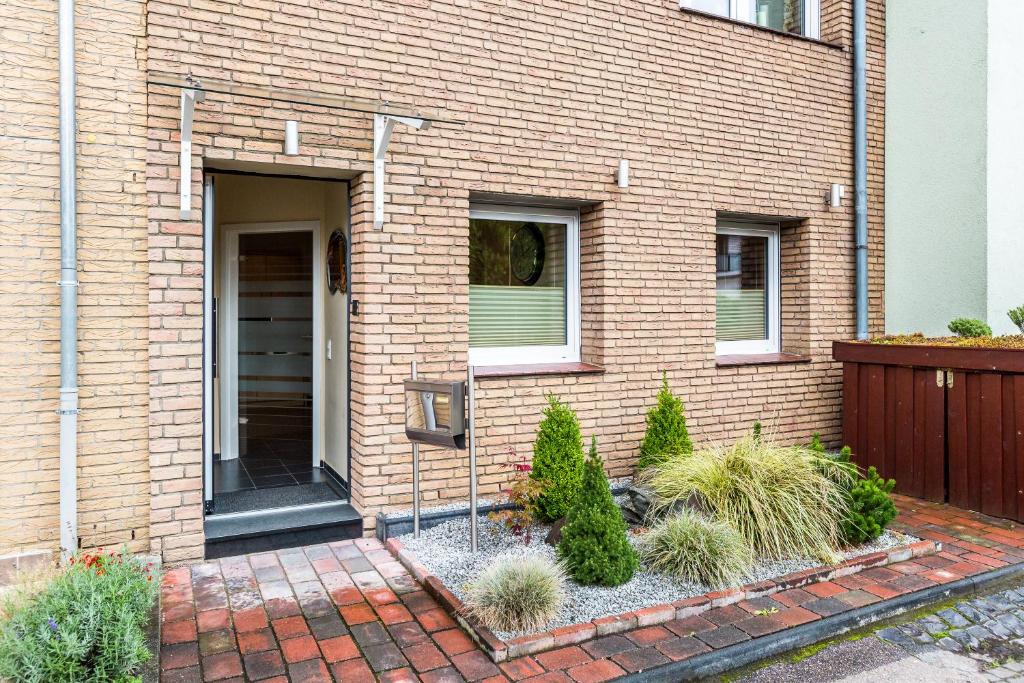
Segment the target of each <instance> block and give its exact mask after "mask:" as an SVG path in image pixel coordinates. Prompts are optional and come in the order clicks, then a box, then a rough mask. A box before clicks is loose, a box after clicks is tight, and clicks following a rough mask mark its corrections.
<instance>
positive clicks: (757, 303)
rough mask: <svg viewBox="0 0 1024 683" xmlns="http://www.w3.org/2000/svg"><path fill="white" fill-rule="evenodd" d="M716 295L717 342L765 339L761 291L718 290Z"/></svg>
mask: <svg viewBox="0 0 1024 683" xmlns="http://www.w3.org/2000/svg"><path fill="white" fill-rule="evenodd" d="M717 294H718V299H717V308H716V317H717V320H716V323H715V327H716V333H717V334H716V337H717V339H718V341H746V340H749V339H765V338H766V335H765V296H764V290H763V289H719V290H718V293H717Z"/></svg>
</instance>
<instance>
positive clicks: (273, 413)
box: [205, 174, 349, 516]
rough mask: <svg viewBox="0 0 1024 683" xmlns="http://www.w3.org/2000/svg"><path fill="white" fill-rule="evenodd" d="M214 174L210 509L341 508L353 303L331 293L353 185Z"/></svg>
mask: <svg viewBox="0 0 1024 683" xmlns="http://www.w3.org/2000/svg"><path fill="white" fill-rule="evenodd" d="M212 175H213V186H212V190H209V189H208V192H207V195H208V200H212V201H210V202H209V203H211V204H212V207H213V208H212V212H211V213H212V215H211V216H209V223H210V224H211V227H212V230H213V235H212V237H213V240H212V241H213V244H212V252H213V258H212V262H213V263H212V265H213V270H214V274H213V282H212V285H213V290H214V296H213V300H214V302H215V307H214V310H213V311H211V315H212V318H213V319H214V326H213V328H212V329H211V330H210V332H211V334H210V335H209V336H210V337H212V341H213V344H212V347H213V348H212V349H210V350H209V353H210V355H211V357H212V359H213V360H214V363H213V368H214V371H213V373H212V374H213V377H212V378H210V380H209V382H208V384H209V387H210V389H209V390H210V391H212V392H213V396H212V397H210V398H211V399H212V400H210V401H209V402H208V406H209V408H210V409H211V410H212V413H213V420H212V424H207V428H208V429H210V430H212V432H213V433H212V434H210V435H209V436H210V438H208V439H206V443H207V450H208V455H207V463H206V468H205V469H206V477H207V482H206V487H205V488H206V496H207V510H208V512H209V513H210V514H212V515H215V516H221V515H237V514H249V513H254V512H261V511H268V510H269V511H273V510H284V509H288V508H295V507H298V506H323V505H331V504H337V503H340V502H344V501H346V500H347V499H348V477H349V464H348V444H349V429H348V309H349V305H348V291H347V287H346V288H344V291H342V290H341V288H339V287H337V286H331V287H329V286H328V284H329V283H328V279H329V277H330V276H329V275H328V268H327V258H328V256H327V252H328V245H329V242H330V239H329V238H330V235H331V234H334V233H340V234H341V235H343V236H347V234H348V192H347V184H346V183H343V182H336V181H326V180H314V179H297V178H283V177H276V176H257V175H250V174H212ZM345 243H346V244H347V240H345ZM345 262H346V264H347V259H345Z"/></svg>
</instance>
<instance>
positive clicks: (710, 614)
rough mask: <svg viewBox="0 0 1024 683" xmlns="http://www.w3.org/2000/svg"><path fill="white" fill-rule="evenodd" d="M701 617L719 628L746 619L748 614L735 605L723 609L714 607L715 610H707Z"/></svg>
mask: <svg viewBox="0 0 1024 683" xmlns="http://www.w3.org/2000/svg"><path fill="white" fill-rule="evenodd" d="M701 616H702V617H703V618H704V619H707V620H708V621H710V622H712V623H715V624H717V625H719V626H725V625H727V624H732V623H734V622H737V621H739V620H740V619H746V618H747V617H749V616H750V614H749V613H748V612H747V611H746V610H743V609H740V608H739V607H738V606H736V605H726V606H725V607H716V608H715V609H712V610H708V611H707V612H705V613H704V614H702V615H701Z"/></svg>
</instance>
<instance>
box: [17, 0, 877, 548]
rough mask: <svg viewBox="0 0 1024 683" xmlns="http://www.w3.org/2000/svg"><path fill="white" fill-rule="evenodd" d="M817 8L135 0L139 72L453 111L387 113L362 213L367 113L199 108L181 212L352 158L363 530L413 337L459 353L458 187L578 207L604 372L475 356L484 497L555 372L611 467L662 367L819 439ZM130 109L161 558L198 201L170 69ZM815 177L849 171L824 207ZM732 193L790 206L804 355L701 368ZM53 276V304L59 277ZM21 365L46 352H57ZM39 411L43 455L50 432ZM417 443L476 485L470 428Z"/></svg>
mask: <svg viewBox="0 0 1024 683" xmlns="http://www.w3.org/2000/svg"><path fill="white" fill-rule="evenodd" d="M870 4H871V9H872V16H871V55H870V65H871V68H872V69H873V70H874V72H873V76H872V80H871V88H872V92H871V106H872V114H871V116H872V118H871V121H870V128H871V143H872V158H871V164H872V168H871V173H870V181H871V187H870V188H869V189H870V192H871V193H872V202H871V210H872V214H871V224H870V228H871V241H872V247H873V249H872V261H871V269H872V277H873V282H872V298H871V303H872V311H871V320H872V325H873V327H874V328H875V329H880V326H881V322H882V315H881V306H882V301H881V292H882V282H881V274H882V253H881V245H882V235H881V225H882V223H881V218H882V217H881V207H882V202H881V192H882V166H881V163H882V160H881V149H882V139H881V136H882V130H883V128H882V123H881V116H882V112H881V106H882V101H883V97H882V93H883V87H884V85H883V84H884V74H883V71H882V70H883V69H884V42H883V41H884V35H883V31H882V26H883V22H884V17H883V16H882V12H883V9H882V3H881V2H872V3H870ZM822 5H823V18H822V34H823V38H824V39H825V40H827V41H830V42H834V43H836V45H835V46H829V45H825V44H822V43H818V42H814V41H808V40H802V39H798V38H794V37H790V36H782V35H777V34H774V33H772V32H769V31H765V30H760V29H756V28H752V27H749V26H744V25H740V24H737V23H735V22H730V21H726V20H722V19H717V18H712V17H707V16H703V15H700V14H696V13H691V12H684V11H681V10H679V8H678V3H677V2H676V1H675V0H657V1H655V2H648V1H645V2H640V1H639V0H629V1H626V2H619V3H612V2H584V1H583V0H565V1H564V2H560V3H555V4H550V3H543V4H542V3H536V2H509V3H490V2H483V3H472V5H471V6H467V5H466V4H465V3H455V2H451V1H449V0H423V1H417V2H401V3H400V2H378V3H372V5H369V6H367V5H359V4H354V3H349V2H313V1H310V0H296V1H294V2H285V1H281V0H278V1H276V2H272V3H269V4H263V5H259V6H256V7H243V6H242V4H241V3H234V2H226V1H224V2H202V3H199V2H191V3H190V2H189V1H188V0H148V2H147V3H146V8H147V11H148V14H147V21H148V24H147V29H146V36H147V46H148V68H149V70H150V72H171V73H177V74H185V73H189V72H191V73H193V74H194V75H196V76H199V77H207V78H229V77H230V78H233V79H235V80H237V81H239V82H245V83H251V84H255V85H263V86H274V85H278V86H281V85H288V86H291V87H298V88H301V89H309V90H310V91H311V92H317V93H321V92H326V93H335V94H345V95H350V96H360V97H368V98H371V99H381V98H387V99H390V100H391V101H393V102H395V103H403V104H410V105H415V106H419V107H423V108H428V109H432V110H436V111H438V112H440V113H441V115H442V116H443V117H444V118H450V119H457V120H461V121H464V122H465V125H462V126H455V125H450V124H444V123H439V124H436V125H435V126H434V127H432V128H431V129H430V130H428V131H421V132H415V133H413V132H410V131H408V130H407V129H401V128H399V129H396V133H395V135H394V137H393V139H392V142H391V146H390V148H389V167H388V172H389V176H388V187H387V191H388V199H389V202H388V206H387V213H388V220H387V222H386V224H385V227H384V229H383V230H382V231H377V230H374V228H373V217H372V196H371V184H372V183H371V175H370V173H369V170H370V168H371V164H370V154H371V152H370V146H371V139H372V131H371V120H370V116H369V115H366V114H358V113H347V114H346V113H343V112H341V113H339V112H337V111H328V110H325V109H322V108H316V107H308V106H302V105H284V104H275V105H269V104H268V103H266V102H264V101H258V100H252V99H243V98H233V97H229V96H224V95H212V94H211V95H209V96H208V97H207V100H206V102H204V103H202V104H200V105H199V106H198V109H197V114H196V123H195V131H196V134H195V141H194V148H193V151H194V166H195V168H194V173H193V177H192V189H193V207H194V208H196V209H199V208H200V207H201V191H200V190H201V179H202V170H203V167H204V165H205V166H206V167H208V168H210V167H224V166H225V165H234V166H238V165H240V164H243V163H246V164H268V165H269V164H276V165H278V166H277V167H276V168H277V169H278V170H280V169H281V167H282V166H283V165H288V166H289V167H291V168H290V170H291V171H293V172H296V173H298V174H302V173H303V168H305V169H315V170H316V171H317V172H330V173H332V174H334V175H336V176H338V177H353V176H354V179H353V180H352V183H351V185H350V196H351V201H352V205H351V215H352V239H351V242H352V283H351V288H352V297H353V298H354V299H357V300H359V301H360V304H361V311H360V315H359V316H358V317H356V318H353V319H352V324H351V346H350V349H351V367H352V396H351V416H352V444H351V449H352V451H351V458H352V486H353V504H354V505H355V506H356V507H357V508H359V509H360V510H361V511H362V513H363V514H364V518H365V519H366V522H367V526H368V528H370V527H372V524H373V515H374V514H375V513H376V511H378V510H379V509H381V508H384V507H387V506H407V505H409V503H410V501H411V463H410V455H409V446H408V442H407V440H406V439H405V436H404V433H403V429H402V405H401V401H400V396H399V394H400V380H401V379H402V378H404V377H406V376H407V374H408V364H409V361H410V360H412V359H413V358H416V359H418V360H419V361H420V369H421V372H422V373H423V374H425V375H449V376H455V375H461V374H462V373H463V372H464V371H465V366H466V362H467V347H468V322H467V317H468V306H469V297H468V271H469V244H468V220H469V208H470V205H471V203H472V202H473V201H475V200H476V199H477V198H478V197H480V196H483V195H493V194H505V195H519V196H530V197H536V198H543V199H557V200H571V201H574V202H577V203H578V204H579V205H581V206H583V207H584V208H582V209H581V286H582V301H581V312H582V349H583V360H584V361H585V362H588V363H593V364H596V365H600V366H602V367H603V368H604V369H605V371H604V373H603V374H597V375H584V376H545V377H515V378H489V379H484V380H481V381H480V382H479V384H478V394H477V395H478V416H479V420H480V431H479V442H478V444H479V447H478V453H479V458H480V483H481V495H485V496H486V495H493V494H494V493H496V492H497V491H498V490H499V488H500V485H501V483H502V482H503V481H504V480H505V478H506V476H507V473H506V470H505V469H504V468H503V467H502V465H503V463H504V462H505V461H506V460H507V456H506V454H505V453H506V448H507V446H509V445H512V446H514V447H515V448H516V450H517V451H518V453H519V455H520V456H522V457H528V456H529V455H530V452H531V442H532V438H533V434H534V432H535V430H536V426H537V423H538V421H539V418H540V410H541V407H542V405H543V402H544V395H545V394H546V393H548V392H554V393H556V394H558V395H559V396H560V397H561V398H562V399H564V400H566V401H568V402H569V403H570V404H571V405H572V406H573V407H574V408H575V409H576V410H577V411H578V412H579V415H580V419H581V422H582V425H583V430H584V434H585V435H586V436H587V437H588V438H589V436H590V435H591V434H594V435H596V436H597V438H598V443H599V445H600V447H601V450H602V454H603V455H604V458H605V460H606V463H607V464H608V467H609V470H610V472H611V473H613V474H616V475H620V474H625V473H627V472H629V471H630V469H631V467H632V463H633V462H634V459H635V454H636V450H637V445H638V443H639V439H640V437H641V436H642V431H643V422H644V414H645V412H646V410H647V408H648V407H649V406H650V405H651V404H652V403H653V400H654V395H655V392H656V389H657V384H658V381H659V379H660V375H661V372H662V371H663V370H665V371H667V372H668V374H669V379H670V381H671V383H672V385H673V387H674V388H675V389H676V390H677V392H678V393H680V394H681V395H682V396H683V398H684V399H685V401H686V405H687V411H688V417H689V424H690V428H691V433H692V435H693V436H694V438H695V440H697V441H698V442H707V441H712V440H716V439H728V438H733V437H735V436H736V435H738V434H740V433H743V432H744V431H745V430H747V429H749V427H750V425H751V423H752V422H754V421H755V420H757V419H762V420H771V419H774V421H775V423H776V424H777V427H778V430H779V431H780V433H781V434H782V435H784V437H785V438H787V439H791V440H805V439H807V438H809V435H810V433H811V432H813V431H820V432H821V433H822V435H823V437H824V438H826V440H828V441H831V442H835V441H836V440H838V438H839V413H838V408H839V391H840V385H839V380H840V377H839V374H838V371H837V370H838V368H837V367H836V366H835V365H834V364H833V363H831V362H830V360H829V356H830V343H831V341H832V340H833V339H835V338H849V337H850V336H851V335H852V333H853V319H854V304H853V277H854V250H853V208H852V207H853V202H852V199H851V197H852V185H853V168H852V154H851V150H852V125H851V117H852V108H851V88H852V78H851V54H850V47H851V44H850V43H851V32H850V29H849V26H850V3H849V2H848V1H847V0H822ZM144 99H145V98H144ZM146 113H147V116H148V121H145V122H144V123H145V124H146V125H145V134H146V135H147V145H148V147H147V155H146V164H145V178H146V188H147V196H146V197H145V198H142V197H138V198H137V199H136V200H135V202H134V204H133V207H135V208H136V209H138V208H140V207H141V210H142V211H143V212H148V241H147V242H146V244H145V245H142V246H141V247H140V242H135V243H134V244H135V247H136V251H135V252H134V253H135V255H136V256H138V255H139V254H140V253H141V252H140V248H141V249H146V250H147V252H148V256H147V255H146V254H143V258H148V262H149V276H150V279H149V310H148V326H149V346H148V368H142V369H141V371H140V372H141V374H140V375H139V377H140V378H145V379H143V381H148V400H149V406H148V408H149V410H148V415H149V430H150V431H149V439H148V444H146V443H143V449H142V450H145V451H146V453H147V456H146V457H148V458H149V468H148V481H150V482H151V499H150V505H151V511H150V513H149V519H148V534H149V538H150V539H151V543H152V547H153V549H154V550H155V551H158V552H162V553H163V555H164V557H165V559H166V560H168V561H172V562H174V561H185V560H190V559H197V558H199V557H201V556H202V540H203V537H202V510H201V480H202V472H201V462H202V458H201V406H200V397H201V389H202V385H201V370H202V367H201V366H202V362H201V361H202V359H201V329H202V301H201V286H202V270H203V267H202V264H203V261H202V248H201V247H202V226H201V223H200V221H199V214H200V212H199V211H198V210H197V211H194V212H193V217H194V220H191V221H182V220H180V218H179V216H178V211H177V202H178V195H177V180H178V177H177V174H178V171H177V155H178V94H177V93H176V92H175V91H173V90H172V89H170V88H165V87H158V86H151V87H150V88H149V91H148V100H147V111H146ZM288 118H297V119H299V120H300V121H301V127H302V131H303V136H302V140H301V148H300V155H299V156H298V157H285V156H284V155H283V154H282V153H281V140H282V137H283V128H284V123H283V122H284V120H285V119H288ZM621 158H627V159H629V160H630V163H631V167H632V173H631V176H632V178H631V185H630V187H629V188H625V189H620V188H618V187H616V185H615V182H614V177H613V172H614V169H615V167H616V165H617V164H618V160H619V159H621ZM267 168H270V166H267ZM48 182H49V183H50V185H49V186H48V187H50V188H51V189H52V187H53V186H52V183H53V177H52V176H50V177H49V181H48ZM834 182H839V183H843V184H845V185H846V186H847V188H848V194H847V199H846V200H845V201H844V204H843V206H842V207H841V208H839V209H832V210H829V209H828V208H827V206H826V205H825V202H824V194H825V192H826V190H827V188H828V186H829V185H830V184H831V183H834ZM83 204H84V203H83ZM83 208H84V207H83ZM726 212H728V213H735V214H743V215H763V216H775V217H796V218H799V219H801V220H798V221H793V222H792V223H788V224H787V227H786V228H785V229H784V231H783V237H782V250H783V260H784V282H783V300H784V304H783V318H784V323H783V324H784V334H785V339H784V347H785V350H787V351H795V352H798V353H801V354H805V355H807V356H810V361H809V362H807V363H802V364H786V365H758V366H742V367H717V366H716V364H715V357H714V338H715V324H714V307H715V298H714V293H715V275H714V273H715V269H714V263H715V259H714V254H715V240H714V234H715V223H716V217H717V216H718V215H719V214H721V213H726ZM54 224H55V223H54ZM54 234H55V233H54ZM18 239H21V237H20V236H19V237H18ZM51 239H52V238H51ZM138 239H140V238H138ZM87 258H88V257H87V256H86V255H85V254H83V260H85V259H87ZM51 279H53V278H50V279H48V280H47V282H49V281H50V280H51ZM83 280H84V276H83ZM7 281H8V280H7V278H6V277H5V279H4V282H5V283H6V282H7ZM47 297H48V299H47V300H48V301H50V300H52V302H51V303H55V288H54V289H53V292H50V293H49V294H48V295H47ZM5 305H6V304H5ZM136 315H137V317H136V318H135V319H137V320H141V321H145V320H146V314H145V313H144V312H139V313H138V314H136ZM47 320H49V319H48V318H47ZM51 323H52V325H53V328H54V329H56V317H55V313H54V318H53V320H52V321H51ZM51 323H47V324H51ZM120 332H121V333H122V334H127V332H125V331H124V330H123V329H122V330H120ZM85 353H86V351H85V349H83V354H85ZM51 354H52V355H53V357H54V358H55V354H56V351H55V349H53V350H51ZM86 357H88V356H86ZM142 358H143V359H144V360H145V359H147V355H146V354H145V353H143V355H142ZM39 367H40V368H48V369H49V371H52V373H54V375H55V372H56V368H55V362H54V364H49V363H44V362H43V361H40V363H39ZM147 370H148V372H147ZM44 403H45V402H43V401H42V400H41V403H40V404H41V405H43V404H44ZM45 406H46V410H50V409H51V408H52V407H51V406H49V404H48V403H47V404H45ZM144 412H145V411H143V414H144ZM37 427H38V425H37ZM41 431H43V432H44V433H45V434H46V438H48V439H49V440H50V441H51V442H52V443H51V448H50V450H51V451H52V453H53V454H54V455H55V453H56V451H55V447H54V446H53V444H54V443H55V432H51V431H47V430H41ZM138 452H139V451H136V454H137V453H138ZM423 457H424V465H423V495H424V499H425V502H426V503H427V504H430V503H434V502H439V501H447V500H455V499H459V498H464V497H465V496H466V495H467V492H468V474H467V467H466V456H465V452H460V453H458V454H453V453H452V452H448V451H442V450H436V449H424V451H423ZM53 490H55V489H54V488H53V487H51V492H52V491H53ZM143 525H144V526H145V525H146V523H145V521H144V522H143ZM126 528H127V527H126ZM54 535H55V532H54Z"/></svg>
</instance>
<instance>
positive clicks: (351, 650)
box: [320, 636, 359, 664]
mask: <svg viewBox="0 0 1024 683" xmlns="http://www.w3.org/2000/svg"><path fill="white" fill-rule="evenodd" d="M320 650H321V652H323V653H324V659H326V660H327V661H328V662H329V663H331V664H333V663H334V662H340V661H342V660H345V659H352V658H353V657H358V656H359V648H358V647H356V643H355V641H354V640H352V636H338V637H337V638H328V639H327V640H321V641H320Z"/></svg>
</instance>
